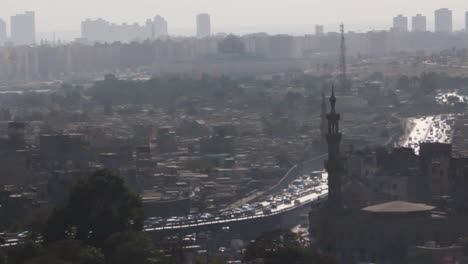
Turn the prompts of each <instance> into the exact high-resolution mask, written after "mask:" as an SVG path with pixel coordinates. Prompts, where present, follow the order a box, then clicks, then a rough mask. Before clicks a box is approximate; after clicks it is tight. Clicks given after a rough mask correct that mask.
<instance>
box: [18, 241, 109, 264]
mask: <svg viewBox="0 0 468 264" xmlns="http://www.w3.org/2000/svg"><path fill="white" fill-rule="evenodd" d="M25 263H26V264H62V263H63V264H66V263H73V264H104V256H103V254H102V253H101V251H100V250H99V249H97V248H94V247H90V246H86V245H83V244H82V243H81V242H79V241H76V240H63V241H58V242H54V243H51V244H49V245H47V247H45V248H44V249H42V250H41V251H40V253H39V254H38V255H37V256H35V257H34V258H32V259H30V260H28V261H26V262H25Z"/></svg>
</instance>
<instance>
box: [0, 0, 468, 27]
mask: <svg viewBox="0 0 468 264" xmlns="http://www.w3.org/2000/svg"><path fill="white" fill-rule="evenodd" d="M441 7H448V8H450V9H452V10H453V11H454V20H455V27H456V28H462V25H463V21H464V13H465V11H467V10H468V0H0V18H3V19H4V20H6V21H7V22H8V23H9V17H10V16H11V15H13V14H15V13H20V12H24V11H27V10H33V11H36V21H37V31H39V32H52V31H57V32H59V31H77V30H79V29H80V22H81V21H82V20H83V19H85V18H97V17H102V18H104V19H107V20H109V21H112V22H118V23H121V22H139V23H143V22H144V21H145V19H146V18H149V17H153V16H154V15H156V14H160V15H162V16H163V17H165V18H166V19H167V20H168V22H169V28H170V29H175V28H186V29H192V28H194V24H195V22H194V21H195V14H197V13H200V12H207V13H210V14H211V17H212V23H213V27H214V28H215V30H216V29H218V30H222V29H224V30H226V29H227V28H232V27H246V26H253V27H255V28H261V27H263V26H265V27H266V26H274V25H284V26H290V25H313V24H316V23H321V24H325V25H335V24H338V23H339V22H341V21H343V22H344V23H346V24H347V25H350V27H351V28H352V29H360V30H367V29H371V28H381V27H382V26H386V25H390V24H391V19H392V17H393V16H394V15H396V14H400V13H402V14H404V15H408V16H411V15H414V14H416V13H422V14H425V15H427V17H428V24H429V25H428V26H429V28H430V29H432V28H433V20H434V18H433V16H434V10H435V9H437V8H441ZM348 28H349V27H348ZM329 29H330V28H329ZM332 29H333V28H332ZM333 30H334V29H333Z"/></svg>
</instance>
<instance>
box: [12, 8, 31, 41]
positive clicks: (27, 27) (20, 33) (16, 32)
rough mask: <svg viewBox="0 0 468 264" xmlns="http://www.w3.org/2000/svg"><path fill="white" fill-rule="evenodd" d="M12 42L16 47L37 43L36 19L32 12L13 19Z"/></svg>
mask: <svg viewBox="0 0 468 264" xmlns="http://www.w3.org/2000/svg"><path fill="white" fill-rule="evenodd" d="M10 26H11V41H12V42H13V44H15V45H32V44H34V43H35V42H36V18H35V14H34V12H32V11H28V12H26V13H24V14H18V15H15V16H12V17H11V23H10Z"/></svg>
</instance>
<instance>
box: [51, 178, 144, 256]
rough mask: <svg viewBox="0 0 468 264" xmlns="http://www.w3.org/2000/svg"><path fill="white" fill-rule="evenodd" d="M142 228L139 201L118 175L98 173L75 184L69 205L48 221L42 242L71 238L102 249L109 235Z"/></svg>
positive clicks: (55, 212)
mask: <svg viewBox="0 0 468 264" xmlns="http://www.w3.org/2000/svg"><path fill="white" fill-rule="evenodd" d="M142 227H143V207H142V202H141V199H140V198H139V197H138V196H137V195H135V194H133V193H131V192H130V191H129V190H128V189H127V187H126V186H125V183H124V181H123V180H122V178H120V177H119V176H117V175H114V174H113V173H111V172H109V171H106V170H100V171H97V172H95V173H94V174H93V175H91V176H90V177H89V178H88V179H87V180H84V181H80V182H79V183H77V184H76V185H75V186H74V187H73V188H72V190H71V192H70V197H69V200H68V204H67V205H66V206H65V208H63V209H56V210H55V211H54V212H53V213H52V215H51V216H50V217H49V219H48V222H47V225H46V228H45V232H44V239H45V241H46V242H54V241H57V240H61V239H66V238H71V239H76V240H80V241H83V242H84V243H86V244H87V245H92V246H96V247H99V248H101V247H102V246H103V244H104V241H105V240H106V239H107V238H109V237H110V236H111V235H112V234H114V233H118V232H125V231H139V230H141V229H142Z"/></svg>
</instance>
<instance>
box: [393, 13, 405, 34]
mask: <svg viewBox="0 0 468 264" xmlns="http://www.w3.org/2000/svg"><path fill="white" fill-rule="evenodd" d="M393 30H396V31H400V32H407V31H408V17H405V16H403V15H398V16H396V17H394V18H393Z"/></svg>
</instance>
